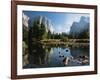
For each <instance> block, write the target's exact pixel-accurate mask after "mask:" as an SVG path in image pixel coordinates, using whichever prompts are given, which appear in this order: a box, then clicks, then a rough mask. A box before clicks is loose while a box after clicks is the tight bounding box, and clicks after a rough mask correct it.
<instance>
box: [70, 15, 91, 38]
mask: <svg viewBox="0 0 100 80" xmlns="http://www.w3.org/2000/svg"><path fill="white" fill-rule="evenodd" d="M85 31H87V32H89V18H88V17H84V16H82V17H81V18H80V21H79V22H73V24H72V26H71V29H70V35H71V36H72V37H73V38H74V37H75V36H76V35H77V36H78V35H79V34H81V33H82V32H85Z"/></svg>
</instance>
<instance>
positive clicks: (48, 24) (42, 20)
mask: <svg viewBox="0 0 100 80" xmlns="http://www.w3.org/2000/svg"><path fill="white" fill-rule="evenodd" d="M33 22H34V23H37V24H39V25H41V24H43V25H45V28H46V32H48V31H49V30H51V27H52V24H51V21H50V20H49V19H48V18H47V17H45V16H36V17H33V18H31V19H30V20H29V25H30V26H32V25H33Z"/></svg>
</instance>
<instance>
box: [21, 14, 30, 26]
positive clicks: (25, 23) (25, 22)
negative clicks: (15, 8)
mask: <svg viewBox="0 0 100 80" xmlns="http://www.w3.org/2000/svg"><path fill="white" fill-rule="evenodd" d="M28 21H29V17H28V16H27V15H25V14H24V13H23V14H22V23H23V25H25V26H26V27H28V26H29V25H28Z"/></svg>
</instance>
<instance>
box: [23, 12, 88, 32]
mask: <svg viewBox="0 0 100 80" xmlns="http://www.w3.org/2000/svg"><path fill="white" fill-rule="evenodd" d="M23 13H24V14H25V15H27V16H28V17H29V18H32V19H34V17H36V16H44V17H47V18H48V20H49V21H50V23H51V25H52V26H50V29H51V31H52V32H55V33H62V32H65V33H69V31H70V28H71V25H72V23H73V22H79V20H80V18H81V16H85V17H89V14H88V13H68V12H43V11H42V12H41V11H23Z"/></svg>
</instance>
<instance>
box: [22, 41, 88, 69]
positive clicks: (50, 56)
mask: <svg viewBox="0 0 100 80" xmlns="http://www.w3.org/2000/svg"><path fill="white" fill-rule="evenodd" d="M30 49H31V50H30V52H29V54H28V58H27V62H28V63H26V64H25V65H23V68H42V67H63V66H80V65H89V50H88V49H87V50H86V49H83V48H69V47H68V46H65V45H59V46H54V45H53V46H47V45H43V44H41V43H33V44H32V46H31V48H30ZM23 61H25V60H23Z"/></svg>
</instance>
